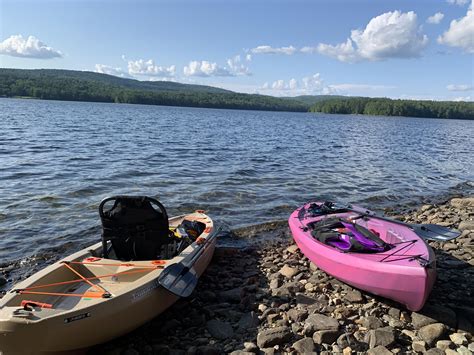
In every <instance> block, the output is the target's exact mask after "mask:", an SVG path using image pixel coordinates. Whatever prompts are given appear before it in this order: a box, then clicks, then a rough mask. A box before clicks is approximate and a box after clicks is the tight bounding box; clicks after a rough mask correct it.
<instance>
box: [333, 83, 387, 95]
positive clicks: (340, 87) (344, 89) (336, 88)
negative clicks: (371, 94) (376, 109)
mask: <svg viewBox="0 0 474 355" xmlns="http://www.w3.org/2000/svg"><path fill="white" fill-rule="evenodd" d="M329 87H330V88H331V89H332V91H333V92H337V93H341V94H348V93H351V94H355V93H359V92H367V91H381V90H387V89H395V88H396V86H390V85H372V84H333V85H329Z"/></svg>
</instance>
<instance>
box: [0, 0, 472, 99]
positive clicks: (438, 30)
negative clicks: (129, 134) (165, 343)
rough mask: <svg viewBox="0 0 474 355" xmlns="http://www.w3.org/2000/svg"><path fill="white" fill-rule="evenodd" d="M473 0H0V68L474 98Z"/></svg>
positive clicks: (261, 89)
mask: <svg viewBox="0 0 474 355" xmlns="http://www.w3.org/2000/svg"><path fill="white" fill-rule="evenodd" d="M472 7H473V5H472V2H470V1H469V0H417V1H413V0H400V1H399V0H384V1H380V0H372V1H370V0H352V1H349V0H347V1H341V0H321V1H319V0H314V1H299V0H292V1H290V0H287V1H276V0H273V1H259V0H248V1H247V0H246V1H244V0H242V1H237V0H222V1H217V0H215V1H199V0H193V1H183V0H169V1H140V0H135V1H132V0H129V1H125V0H115V1H112V0H111V1H85V0H83V1H75V0H68V1H59V0H57V1H41V0H36V1H22V0H0V67H3V68H24V69H36V68H56V69H72V70H87V71H96V72H99V73H106V74H111V75H116V76H120V77H127V78H135V79H138V80H170V81H176V82H182V83H189V84H204V85H212V86H217V87H222V88H225V89H229V90H233V91H238V92H246V93H260V94H264V95H273V96H297V95H320V94H332V95H351V96H372V97H390V98H407V99H430V100H458V101H459V100H464V101H473V100H474V89H473V86H474V61H473V54H474V11H473V10H472Z"/></svg>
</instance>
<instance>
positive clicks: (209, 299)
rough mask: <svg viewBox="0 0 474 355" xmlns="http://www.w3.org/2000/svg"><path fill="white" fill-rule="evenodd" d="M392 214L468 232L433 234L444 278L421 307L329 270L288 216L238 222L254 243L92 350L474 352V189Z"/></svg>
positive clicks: (221, 252)
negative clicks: (439, 237)
mask: <svg viewBox="0 0 474 355" xmlns="http://www.w3.org/2000/svg"><path fill="white" fill-rule="evenodd" d="M391 214H392V215H393V213H391ZM393 217H395V218H398V219H400V220H403V221H406V222H409V223H436V224H439V225H443V226H447V227H453V228H459V230H461V231H462V235H461V236H460V237H459V238H457V239H455V240H452V241H450V242H447V243H438V242H430V245H431V246H432V247H433V249H434V250H435V253H436V256H437V268H438V277H437V281H436V284H435V286H434V289H433V291H432V293H431V295H430V297H429V299H428V300H427V302H426V305H425V307H424V308H423V309H422V310H421V311H419V312H411V311H408V310H406V309H405V308H404V307H403V306H402V305H400V304H397V303H395V302H393V301H390V300H387V299H383V298H380V297H377V296H373V295H370V294H368V293H365V292H363V291H359V290H357V289H354V288H352V287H350V286H348V285H346V284H344V283H342V282H340V281H338V280H336V279H334V278H332V277H331V276H329V275H327V274H326V273H325V272H323V271H321V270H319V269H318V268H317V267H316V266H315V265H314V264H312V263H310V262H309V261H308V259H306V257H304V255H302V254H301V253H300V252H299V250H298V248H297V247H296V245H295V244H294V243H293V242H292V239H291V235H290V232H289V230H288V227H287V225H286V222H275V223H268V224H265V225H262V226H259V227H258V228H256V227H255V228H248V229H242V230H239V231H236V232H235V234H237V236H238V237H252V238H253V240H254V241H256V242H254V243H252V244H250V246H247V247H244V248H218V249H216V253H215V256H214V259H213V261H212V263H211V265H210V266H209V268H208V269H207V270H206V272H205V273H204V275H203V276H202V277H201V279H200V281H199V284H198V287H197V288H196V290H195V291H194V293H193V294H192V295H191V297H189V298H188V299H182V300H180V301H178V302H177V303H176V304H175V305H174V306H172V307H171V308H170V309H169V310H168V311H166V312H165V313H163V314H162V315H161V316H159V317H157V318H156V319H154V320H153V321H151V322H149V323H147V324H145V325H144V326H142V327H140V328H139V329H137V330H135V331H134V332H132V333H130V334H128V335H126V336H123V337H121V338H119V339H115V340H114V341H111V342H110V343H107V344H103V345H100V346H97V347H95V348H92V349H90V353H91V354H92V353H107V354H117V355H118V354H121V355H122V354H123V355H134V354H224V353H231V354H234V355H239V354H241V355H244V354H249V355H250V354H311V353H318V354H334V353H339V354H357V353H359V354H365V353H367V354H372V355H375V354H425V353H426V354H447V355H452V354H466V355H467V354H472V353H474V337H473V333H474V197H464V198H454V199H451V200H450V201H447V202H446V203H443V204H440V205H423V206H421V207H420V208H419V209H417V210H414V211H408V212H406V213H404V214H403V215H393ZM262 236H265V238H263V239H265V242H262V244H261V245H258V244H257V242H258V240H259V237H262ZM269 236H271V238H268V237H269Z"/></svg>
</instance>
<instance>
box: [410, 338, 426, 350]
mask: <svg viewBox="0 0 474 355" xmlns="http://www.w3.org/2000/svg"><path fill="white" fill-rule="evenodd" d="M411 348H412V349H413V351H416V352H418V353H424V352H425V351H426V343H425V342H424V341H423V340H415V341H414V342H413V343H412V344H411Z"/></svg>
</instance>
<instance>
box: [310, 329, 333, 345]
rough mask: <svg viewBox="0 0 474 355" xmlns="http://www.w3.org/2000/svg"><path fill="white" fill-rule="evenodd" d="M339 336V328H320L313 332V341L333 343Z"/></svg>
mask: <svg viewBox="0 0 474 355" xmlns="http://www.w3.org/2000/svg"><path fill="white" fill-rule="evenodd" d="M338 337H339V332H338V331H337V330H318V331H316V332H314V334H313V341H314V342H315V343H316V344H332V343H334V342H335V341H336V339H337V338H338Z"/></svg>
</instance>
